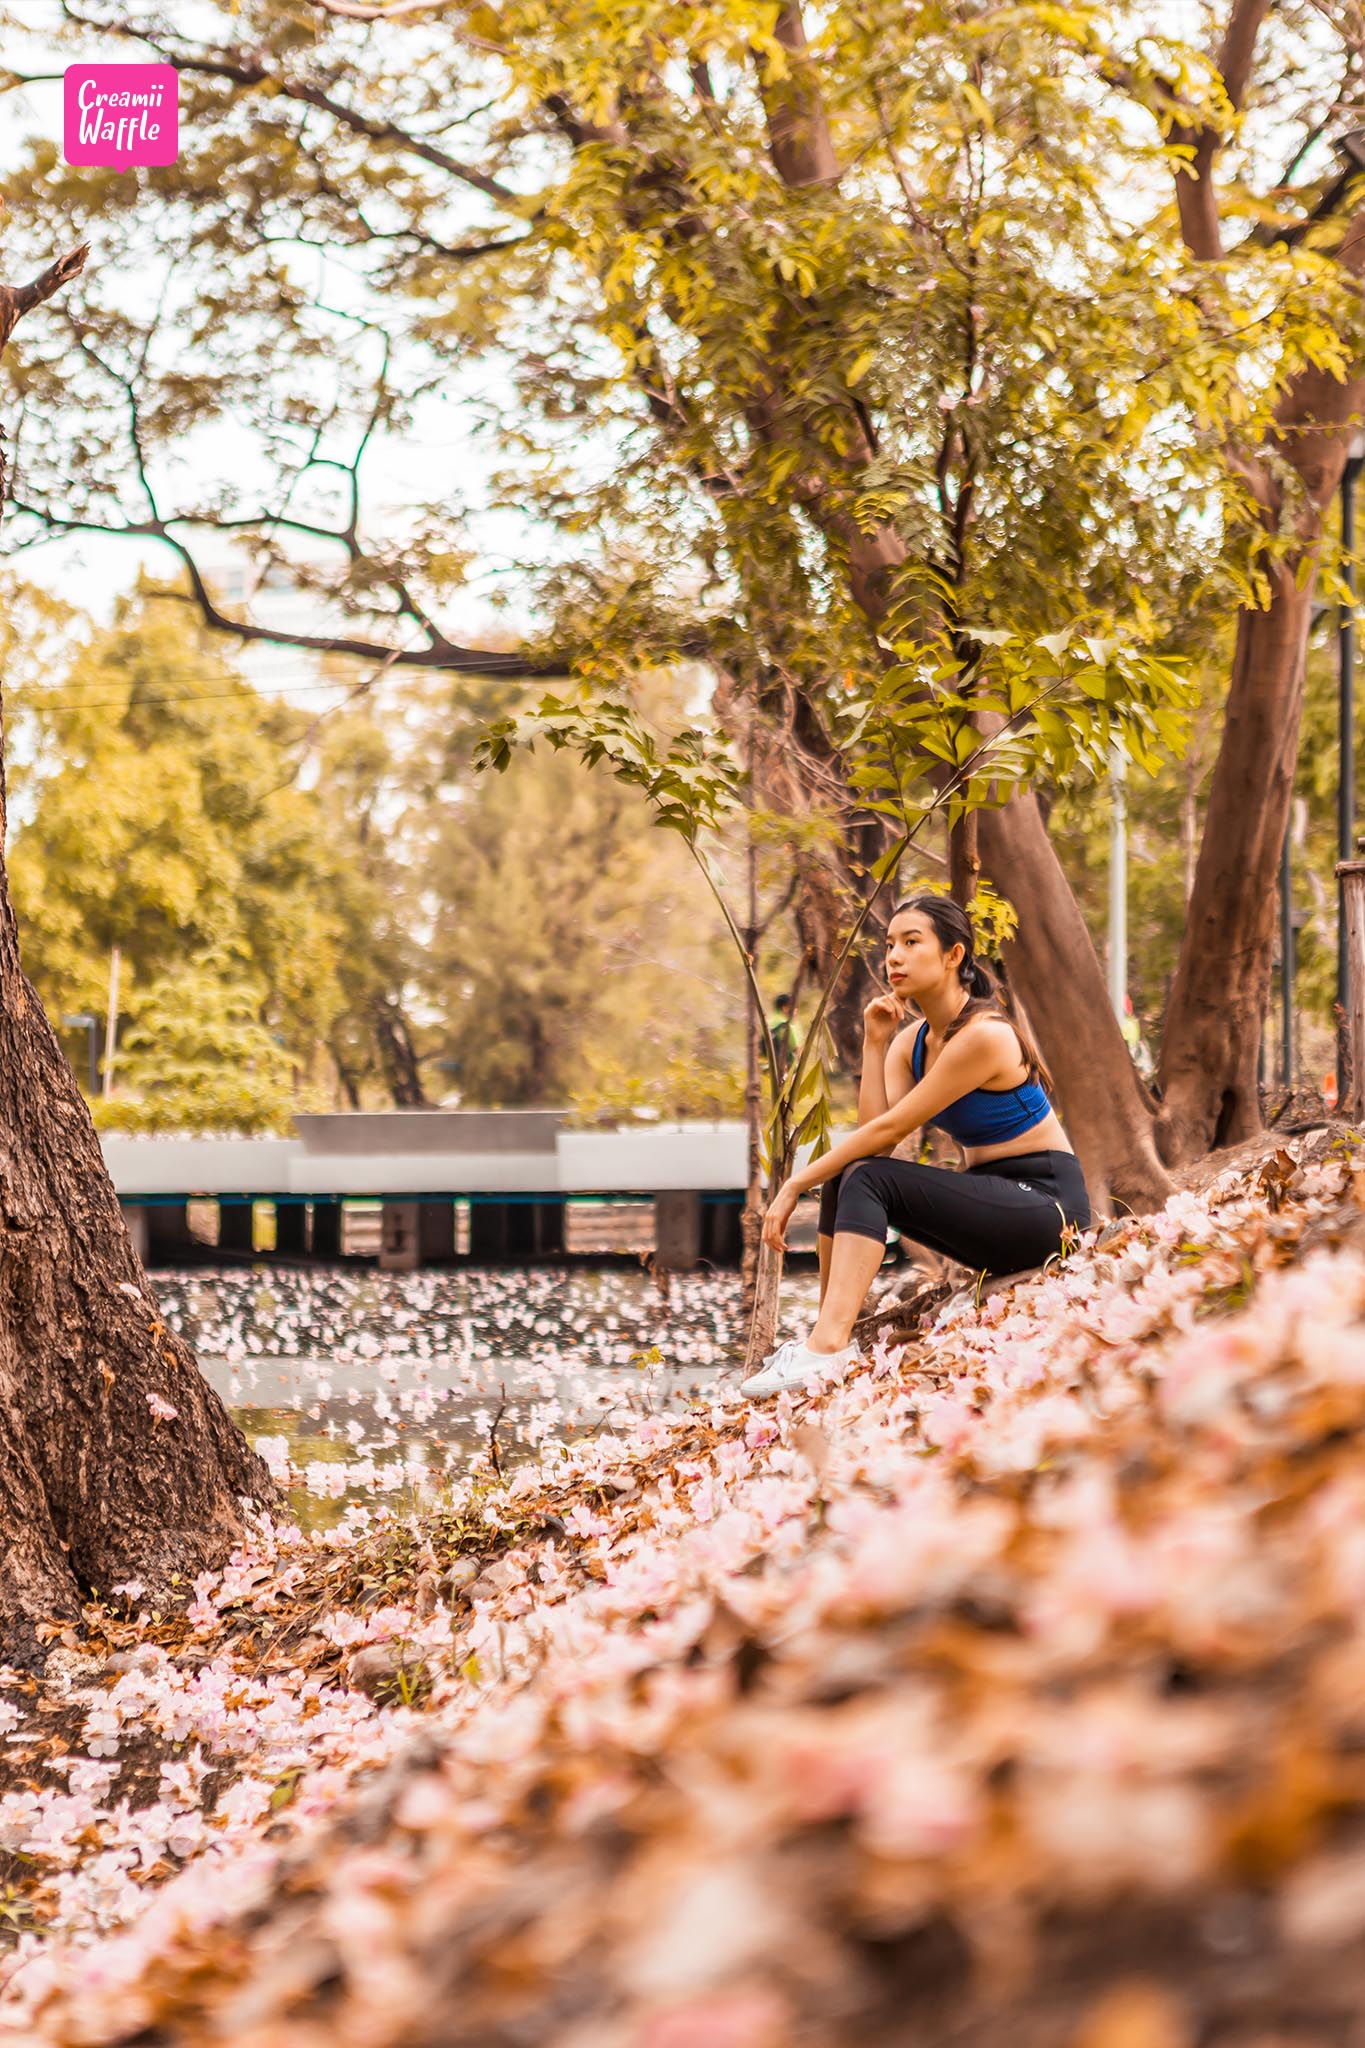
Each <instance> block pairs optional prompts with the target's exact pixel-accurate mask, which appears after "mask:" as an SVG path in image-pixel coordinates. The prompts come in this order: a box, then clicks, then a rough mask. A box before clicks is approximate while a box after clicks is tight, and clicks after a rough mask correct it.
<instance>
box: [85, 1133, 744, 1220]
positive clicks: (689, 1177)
mask: <svg viewBox="0 0 1365 2048" xmlns="http://www.w3.org/2000/svg"><path fill="white" fill-rule="evenodd" d="M102 1143H103V1146H104V1158H105V1164H106V1165H107V1166H108V1168H109V1172H110V1174H111V1176H112V1178H113V1182H114V1186H115V1188H116V1189H117V1190H118V1192H119V1194H120V1195H121V1196H122V1197H123V1199H124V1200H125V1201H133V1200H135V1199H136V1198H137V1196H139V1195H207V1196H213V1195H220V1194H223V1195H228V1194H253V1195H261V1196H264V1197H265V1198H267V1199H268V1198H269V1197H270V1196H271V1195H277V1194H278V1195H288V1194H293V1195H356V1196H361V1195H421V1194H429V1195H436V1194H487V1195H497V1194H509V1195H510V1194H544V1195H554V1194H630V1193H635V1192H638V1193H640V1194H656V1193H658V1192H660V1191H661V1190H665V1189H669V1188H695V1189H697V1190H699V1191H704V1190H706V1189H734V1188H742V1187H743V1186H744V1183H745V1179H746V1175H747V1149H746V1141H745V1134H744V1126H743V1124H741V1123H713V1124H638V1125H632V1126H630V1127H629V1128H627V1129H625V1130H615V1131H565V1130H561V1131H560V1132H559V1134H558V1142H557V1146H556V1149H555V1151H554V1152H553V1153H547V1152H544V1151H536V1152H529V1151H528V1152H510V1151H498V1152H463V1151H450V1152H444V1153H441V1152H436V1151H431V1150H427V1149H423V1150H421V1151H413V1152H404V1151H400V1150H398V1149H393V1150H390V1151H385V1152H379V1151H372V1150H369V1149H366V1150H364V1151H355V1152H342V1151H331V1150H326V1151H320V1150H310V1149H306V1148H305V1146H304V1145H303V1144H302V1143H301V1142H300V1140H298V1139H297V1138H134V1137H126V1136H124V1135H122V1134H120V1133H115V1132H110V1133H108V1134H106V1136H105V1137H104V1139H103V1140H102Z"/></svg>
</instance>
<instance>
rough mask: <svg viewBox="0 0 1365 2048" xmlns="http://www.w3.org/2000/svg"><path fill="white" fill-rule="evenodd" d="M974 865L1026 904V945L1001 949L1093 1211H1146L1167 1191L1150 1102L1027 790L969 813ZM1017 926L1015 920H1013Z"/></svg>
mask: <svg viewBox="0 0 1365 2048" xmlns="http://www.w3.org/2000/svg"><path fill="white" fill-rule="evenodd" d="M977 826H978V835H979V841H980V848H981V864H982V866H983V868H984V869H985V870H986V872H987V874H988V875H989V876H990V878H991V880H992V881H993V882H994V883H995V886H996V887H997V889H999V890H1000V891H1001V892H1002V894H1006V895H1008V896H1010V897H1011V898H1012V899H1013V900H1014V901H1015V902H1016V903H1019V904H1021V905H1023V906H1024V907H1025V913H1026V919H1027V926H1028V943H1027V944H1025V943H1023V942H1022V940H1020V939H1015V940H1012V941H1010V942H1009V943H1008V944H1007V945H1006V947H1005V949H1004V951H1005V963H1006V966H1007V968H1008V970H1009V978H1010V986H1011V988H1013V989H1015V990H1017V991H1018V995H1019V999H1020V1001H1021V1002H1022V1004H1023V1006H1024V1008H1025V1010H1026V1011H1027V1012H1028V1019H1029V1023H1030V1024H1031V1025H1032V1027H1033V1028H1034V1030H1035V1031H1036V1032H1037V1034H1038V1042H1039V1045H1040V1046H1041V1048H1042V1052H1043V1056H1044V1058H1045V1059H1046V1060H1047V1062H1048V1064H1049V1065H1050V1066H1051V1065H1052V1064H1053V1053H1054V1048H1056V1047H1064V1048H1065V1052H1066V1058H1065V1060H1064V1061H1063V1060H1058V1061H1057V1062H1056V1078H1057V1081H1058V1093H1059V1097H1060V1104H1059V1107H1060V1113H1061V1115H1062V1118H1063V1121H1064V1122H1065V1124H1066V1128H1067V1134H1068V1136H1069V1137H1070V1139H1071V1141H1072V1143H1073V1144H1074V1145H1075V1147H1076V1153H1077V1156H1078V1158H1079V1159H1080V1162H1081V1168H1082V1171H1083V1172H1084V1174H1085V1181H1086V1186H1087V1188H1088V1189H1089V1191H1090V1200H1091V1202H1092V1204H1093V1205H1094V1207H1095V1209H1096V1211H1097V1212H1098V1213H1100V1214H1106V1213H1108V1211H1109V1209H1110V1208H1111V1207H1112V1206H1114V1205H1115V1204H1116V1205H1118V1206H1119V1207H1122V1208H1128V1209H1135V1210H1139V1211H1141V1210H1144V1209H1151V1208H1153V1207H1156V1206H1158V1205H1159V1204H1160V1203H1161V1202H1162V1201H1164V1200H1165V1198H1166V1196H1167V1195H1168V1194H1169V1193H1170V1181H1169V1179H1168V1178H1167V1175H1166V1172H1165V1169H1164V1167H1163V1166H1162V1163H1161V1160H1160V1159H1159V1157H1158V1156H1157V1149H1156V1142H1155V1139H1154V1136H1153V1132H1152V1111H1151V1104H1150V1103H1149V1101H1148V1099H1147V1095H1146V1092H1145V1090H1144V1089H1143V1086H1142V1082H1141V1079H1140V1077H1139V1075H1138V1072H1137V1069H1136V1068H1135V1067H1134V1065H1133V1062H1132V1059H1131V1057H1130V1055H1129V1052H1128V1048H1127V1046H1126V1045H1125V1044H1124V1042H1123V1036H1122V1033H1121V1032H1120V1030H1119V1026H1118V1019H1117V1018H1116V1017H1115V1015H1114V1012H1113V1010H1112V1009H1111V1007H1110V1004H1109V996H1108V991H1107V990H1106V988H1105V983H1104V974H1103V971H1102V970H1101V967H1100V963H1099V959H1098V957H1097V955H1096V953H1095V947H1094V943H1093V941H1092V940H1091V937H1090V933H1089V930H1088V928H1087V926H1086V922H1085V919H1084V918H1083V917H1082V916H1081V912H1080V907H1079V905H1078V904H1077V902H1076V898H1075V896H1074V895H1073V894H1072V891H1071V885H1070V883H1069V882H1068V881H1067V879H1066V876H1065V875H1064V874H1063V872H1062V867H1061V863H1060V861H1059V860H1058V859H1057V855H1056V851H1055V849H1054V848H1053V845H1052V841H1051V840H1050V839H1049V838H1048V836H1047V830H1046V828H1045V826H1044V824H1043V821H1042V818H1041V816H1040V815H1039V811H1038V805H1037V802H1036V800H1035V798H1034V797H1033V796H1032V795H1023V796H1016V797H1014V798H1012V799H1011V801H1010V802H1009V803H1008V804H1006V805H1005V806H1004V807H1003V808H1002V809H1000V810H995V811H991V810H987V811H981V812H979V813H978V816H977ZM1021 931H1022V925H1021Z"/></svg>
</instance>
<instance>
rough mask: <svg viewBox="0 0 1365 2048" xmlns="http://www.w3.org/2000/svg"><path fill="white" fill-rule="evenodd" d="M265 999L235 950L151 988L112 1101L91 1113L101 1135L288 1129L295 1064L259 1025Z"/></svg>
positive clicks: (128, 1038) (122, 1053) (208, 957)
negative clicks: (105, 1133) (142, 1132)
mask: <svg viewBox="0 0 1365 2048" xmlns="http://www.w3.org/2000/svg"><path fill="white" fill-rule="evenodd" d="M264 995H265V991H264V989H263V988H262V987H261V985H260V983H259V982H257V981H255V980H253V979H252V977H251V975H250V972H249V969H248V966H247V963H246V961H245V959H244V958H243V955H242V951H241V949H239V948H232V947H222V948H219V949H217V950H210V951H205V952H202V953H198V954H196V955H195V957H194V958H193V959H192V960H189V961H187V962H186V963H185V964H184V965H183V966H181V967H179V968H178V969H177V970H175V971H174V972H172V973H170V974H167V975H164V976H162V977H160V978H159V979H157V980H156V981H154V982H153V983H152V984H151V986H150V987H149V988H148V989H147V990H146V992H145V994H144V996H143V998H142V1001H141V1003H140V1004H139V1010H138V1021H137V1023H136V1024H134V1025H133V1026H132V1027H131V1029H130V1030H129V1031H128V1032H127V1033H126V1035H125V1036H124V1039H123V1043H122V1045H121V1047H120V1050H119V1057H118V1063H117V1074H118V1079H119V1084H120V1089H121V1093H120V1094H118V1095H116V1096H115V1097H114V1098H113V1099H112V1100H110V1101H107V1102H106V1101H100V1102H97V1103H96V1104H95V1105H94V1116H95V1122H96V1124H97V1125H98V1126H99V1127H100V1129H101V1130H116V1131H233V1132H245V1133H250V1132H259V1131H275V1132H279V1133H281V1134H283V1133H286V1132H287V1131H288V1130H289V1129H290V1128H291V1120H292V1112H293V1110H294V1108H295V1107H296V1106H298V1107H302V1106H313V1105H301V1104H297V1103H296V1097H295V1087H294V1071H295V1070H294V1062H293V1059H292V1058H291V1056H290V1054H289V1052H288V1050H287V1049H286V1048H285V1047H284V1046H283V1045H281V1044H280V1042H279V1041H278V1039H276V1038H275V1036H274V1035H273V1034H272V1033H271V1032H270V1031H269V1030H268V1029H267V1027H266V1025H265V1023H264V1022H263V1019H262V1010H263V1004H264Z"/></svg>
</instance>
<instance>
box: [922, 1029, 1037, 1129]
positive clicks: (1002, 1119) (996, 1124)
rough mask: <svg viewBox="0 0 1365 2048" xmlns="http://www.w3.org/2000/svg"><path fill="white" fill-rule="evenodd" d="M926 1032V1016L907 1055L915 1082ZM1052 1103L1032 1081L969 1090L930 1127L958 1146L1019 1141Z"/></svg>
mask: <svg viewBox="0 0 1365 2048" xmlns="http://www.w3.org/2000/svg"><path fill="white" fill-rule="evenodd" d="M928 1031H929V1020H928V1018H927V1017H926V1018H925V1020H924V1022H923V1023H922V1024H921V1025H920V1028H919V1030H918V1031H917V1032H916V1033H915V1043H914V1045H913V1047H912V1048H911V1052H910V1072H911V1074H912V1075H913V1077H914V1078H915V1080H916V1081H918V1080H919V1079H920V1078H921V1076H922V1075H923V1072H924V1041H925V1038H926V1036H927V1035H928ZM1051 1109H1052V1104H1051V1103H1050V1102H1049V1101H1048V1099H1047V1096H1046V1094H1045V1093H1044V1091H1043V1089H1041V1088H1040V1087H1039V1085H1038V1083H1037V1082H1036V1081H1022V1082H1021V1083H1020V1084H1019V1086H1018V1087H1017V1088H971V1089H969V1090H968V1092H967V1093H966V1094H965V1095H960V1096H959V1097H958V1099H957V1101H956V1102H950V1103H949V1104H948V1107H947V1108H946V1109H941V1110H940V1111H939V1113H938V1115H937V1116H931V1117H930V1119H929V1121H930V1123H931V1124H937V1125H938V1127H939V1129H940V1130H941V1131H946V1132H947V1133H948V1136H949V1137H950V1138H956V1140H957V1142H958V1144H959V1145H1002V1144H1004V1142H1005V1141H1006V1139H1008V1138H1021V1137H1022V1136H1023V1135H1024V1132H1025V1131H1031V1130H1032V1129H1033V1126H1034V1125H1035V1124H1040V1123H1041V1122H1042V1121H1043V1118H1044V1117H1045V1116H1047V1115H1049V1114H1050V1112H1051Z"/></svg>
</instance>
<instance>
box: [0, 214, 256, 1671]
mask: <svg viewBox="0 0 1365 2048" xmlns="http://www.w3.org/2000/svg"><path fill="white" fill-rule="evenodd" d="M83 259H84V251H77V252H76V254H75V256H74V257H68V258H65V259H63V263H62V264H59V265H54V266H53V269H52V271H50V272H48V273H47V275H46V277H45V278H43V279H39V280H38V282H37V284H35V285H32V286H29V287H27V288H26V289H25V290H23V291H20V292H14V291H7V290H6V289H5V288H3V287H0V344H3V342H4V340H6V339H7V338H8V335H9V331H10V329H11V328H12V327H13V325H14V323H15V320H16V319H17V318H18V317H19V315H20V314H22V313H23V312H25V311H27V310H28V308H29V306H31V305H36V304H38V303H40V302H41V300H42V299H43V298H46V297H50V296H51V293H52V291H54V290H56V289H58V288H59V287H60V286H61V285H62V284H64V283H66V282H67V280H68V279H69V278H70V277H72V276H74V275H75V274H76V272H77V271H78V270H79V269H80V266H81V262H82V261H83ZM3 493H4V479H3V473H2V472H0V503H3ZM3 741H4V734H3V721H2V719H0V846H2V845H3V833H4V768H3V761H4V754H3ZM154 1401H155V1403H156V1404H158V1406H159V1407H160V1409H161V1413H160V1415H158V1414H157V1413H156V1412H155V1411H154V1408H153V1402H154ZM244 1497H248V1498H254V1499H255V1500H257V1501H259V1502H262V1503H271V1504H273V1503H275V1502H277V1501H278V1498H279V1496H278V1492H277V1489H276V1487H275V1485H274V1483H273V1481H272V1480H271V1478H270V1475H269V1473H268V1472H267V1471H266V1468H265V1466H264V1465H263V1464H262V1462H261V1460H260V1459H259V1458H258V1457H257V1456H256V1455H255V1453H254V1452H253V1451H251V1450H249V1449H248V1448H247V1445H246V1442H245V1440H244V1439H243V1437H242V1435H241V1433H240V1431H238V1430H237V1429H235V1428H234V1427H233V1424H232V1422H231V1421H230V1420H229V1418H228V1414H227V1411H226V1409H225V1408H224V1407H223V1404H222V1402H221V1401H220V1400H219V1399H218V1396H217V1395H216V1394H215V1393H214V1392H213V1391H212V1389H211V1388H210V1387H209V1385H208V1383H207V1382H206V1381H205V1380H204V1378H203V1377H202V1375H201V1374H200V1372H199V1370H198V1367H197V1366H196V1365H195V1362H194V1355H193V1353H192V1352H191V1351H190V1349H189V1347H188V1346H187V1345H186V1344H185V1343H184V1342H183V1341H182V1340H181V1339H180V1338H178V1337H175V1336H173V1335H172V1334H171V1332H170V1331H169V1330H168V1329H167V1328H166V1324H165V1321H164V1319H163V1318H162V1315H161V1312H160V1310H159V1308H158V1306H157V1302H156V1297H155V1295H154V1294H153V1293H152V1290H151V1287H150V1285H149V1284H148V1280H147V1276H146V1274H145V1273H144V1272H143V1270H142V1267H141V1265H140V1264H139V1263H138V1259H137V1255H136V1253H135V1252H134V1250H133V1247H132V1245H131V1243H130V1242H129V1238H128V1232H127V1230H126V1228H125V1227H124V1222H123V1217H122V1214H121V1212H120V1209H119V1205H118V1198H117V1196H116V1195H115V1193H114V1189H113V1185H112V1183H111V1182H110V1179H109V1175H108V1173H107V1172H106V1170H105V1166H104V1159H103V1156H102V1154H101V1152H100V1146H99V1140H98V1138H97V1137H96V1135H95V1128H94V1125H93V1124H92V1123H91V1121H90V1114H89V1111H88V1110H87V1108H86V1106H85V1102H84V1099H83V1097H82V1095H81V1091H80V1088H79V1087H78V1086H77V1083H76V1077H75V1075H74V1074H73V1073H72V1071H71V1068H70V1066H69V1065H68V1064H67V1061H66V1058H65V1055H64V1054H63V1053H62V1050H61V1048H60V1046H59V1045H58V1044H57V1040H56V1037H55V1035H54V1033H53V1031H52V1027H51V1025H50V1024H49V1023H48V1021H47V1018H46V1016H45V1015H44V1014H43V1008H42V1005H41V1003H40V1002H39V1001H38V997H37V995H36V994H35V992H34V990H33V988H32V986H31V984H30V983H29V982H28V980H27V979H26V978H25V976H24V972H23V969H22V968H21V966H20V964H19V943H18V934H17V931H16V927H15V919H14V911H13V908H12V906H11V904H10V900H9V884H8V878H7V875H6V871H5V865H4V859H3V854H2V853H0V1544H3V1549H4V1559H5V1569H4V1572H3V1575H0V1659H3V1660H4V1661H6V1662H9V1663H12V1664H19V1665H34V1664H37V1663H38V1662H39V1661H40V1660H41V1658H42V1657H43V1656H44V1654H45V1652H44V1650H43V1646H42V1643H41V1640H40V1639H39V1637H38V1635H37V1632H36V1626H35V1625H36V1624H37V1623H39V1622H42V1621H45V1620H51V1619H53V1618H55V1617H58V1616H60V1617H64V1618H72V1617H74V1616H76V1615H77V1614H78V1613H79V1611H80V1606H81V1601H82V1598H83V1597H84V1596H86V1595H88V1594H89V1593H90V1592H91V1591H95V1590H97V1591H99V1592H100V1593H107V1592H108V1591H109V1590H110V1588H111V1587H113V1586H116V1585H119V1584H124V1583H127V1582H128V1581H130V1580H140V1581H141V1582H142V1584H143V1585H144V1586H145V1588H146V1589H147V1592H148V1594H151V1595H156V1594H162V1595H165V1594H168V1593H169V1591H170V1582H171V1579H172V1577H173V1576H175V1575H177V1574H178V1575H179V1577H180V1579H181V1580H182V1582H188V1580H190V1579H192V1578H193V1577H194V1575H195V1573H196V1572H198V1571H200V1570H203V1569H204V1568H205V1567H208V1566H214V1565H220V1564H222V1563H223V1562H224V1561H225V1560H226V1558H227V1557H228V1555H229V1554H230V1552H231V1550H232V1548H233V1546H234V1544H235V1543H236V1542H237V1541H238V1540H239V1539H240V1537H241V1535H242V1533H243V1526H244V1525H243V1514H242V1500H243V1498H244Z"/></svg>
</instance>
